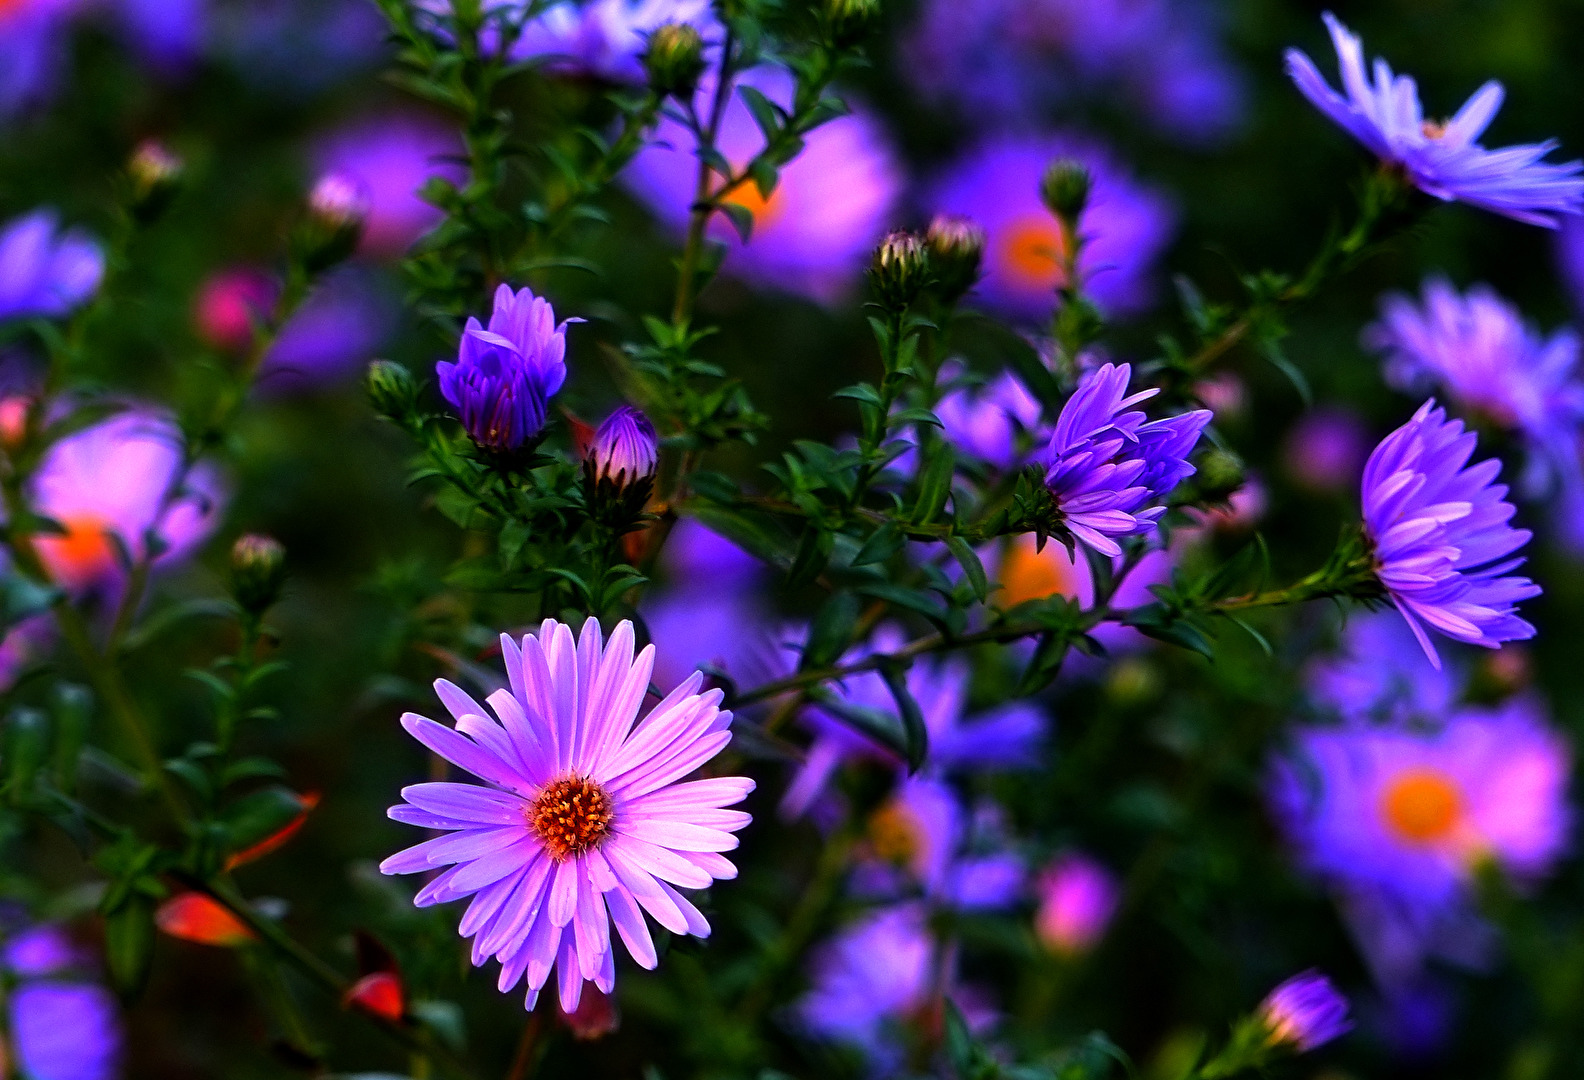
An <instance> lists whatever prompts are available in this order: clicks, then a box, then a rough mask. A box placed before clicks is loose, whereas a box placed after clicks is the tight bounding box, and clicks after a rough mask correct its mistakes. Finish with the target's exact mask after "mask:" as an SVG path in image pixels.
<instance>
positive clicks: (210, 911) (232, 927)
mask: <svg viewBox="0 0 1584 1080" xmlns="http://www.w3.org/2000/svg"><path fill="white" fill-rule="evenodd" d="M154 925H155V926H158V927H159V928H160V929H161V930H163V931H165V933H167V934H169V935H170V936H171V937H173V938H180V939H181V940H183V941H195V942H197V943H198V944H200V945H219V946H221V947H223V948H235V947H236V946H238V945H246V944H247V943H248V942H250V941H253V940H255V939H256V938H257V936H258V935H256V934H254V933H253V931H252V930H250V929H249V928H248V926H247V924H246V923H244V922H243V921H242V920H241V919H238V918H237V917H236V916H235V915H233V914H231V912H230V911H228V910H227V909H226V908H225V907H224V906H223V905H222V904H221V903H220V901H218V900H216V899H214V898H213V897H209V896H205V895H204V894H203V893H197V892H185V893H177V894H176V895H175V896H173V897H171V898H170V899H169V900H167V901H165V902H164V903H163V904H161V905H160V906H159V909H158V910H157V911H155V912H154Z"/></svg>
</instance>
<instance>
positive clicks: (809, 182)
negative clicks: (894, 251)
mask: <svg viewBox="0 0 1584 1080" xmlns="http://www.w3.org/2000/svg"><path fill="white" fill-rule="evenodd" d="M743 82H744V83H746V84H748V85H751V86H753V87H755V88H756V89H758V90H760V91H761V92H763V93H764V94H765V95H766V96H767V97H768V98H769V99H770V100H771V101H774V102H776V103H777V104H780V105H782V106H786V105H788V104H789V103H790V101H791V92H792V82H791V78H790V77H789V76H788V75H787V73H786V72H784V71H782V70H780V69H777V68H765V69H759V70H756V71H755V72H753V73H751V74H750V75H749V76H748V77H746V78H745V79H744V80H743ZM705 84H706V85H702V86H700V88H699V91H698V93H699V94H700V95H701V99H707V96H708V95H712V94H713V93H714V88H713V86H711V85H708V79H706V80H705ZM764 145H765V140H764V134H763V133H762V132H761V131H760V130H759V126H758V125H757V124H756V123H754V119H753V115H752V114H751V113H750V112H749V111H748V106H747V105H745V104H744V103H743V100H742V98H741V97H740V96H738V95H736V94H734V95H733V96H732V99H731V102H730V103H729V104H728V105H727V107H726V112H725V116H724V118H723V120H722V123H721V130H720V137H719V139H718V147H719V149H720V152H721V153H722V154H723V155H725V157H726V159H727V160H728V161H729V162H730V163H731V165H732V166H733V167H734V168H739V169H740V168H742V167H743V166H744V165H746V164H747V163H748V161H749V160H750V159H751V158H752V157H753V156H754V154H756V153H758V152H759V151H760V150H761V149H763V148H764ZM697 174H698V158H697V157H696V156H695V154H694V145H693V137H692V136H691V135H690V134H689V133H688V132H687V131H686V129H684V128H683V127H682V125H681V124H678V123H676V122H675V121H674V120H669V119H668V120H663V121H661V123H660V126H659V128H658V130H657V133H656V138H655V142H654V143H652V144H651V145H650V146H649V147H647V148H646V149H645V150H644V151H643V152H642V153H640V154H639V155H638V156H637V158H636V159H634V161H633V163H632V165H630V166H629V167H628V168H627V170H626V171H625V172H624V173H623V177H624V180H625V182H626V183H627V184H628V185H629V186H630V187H631V188H632V190H633V192H634V193H635V194H636V195H637V196H638V197H639V198H640V199H642V200H643V202H644V203H645V204H646V205H648V206H649V208H650V209H651V210H652V211H653V212H654V214H655V216H656V217H658V218H659V219H660V221H661V222H662V223H663V224H664V225H665V226H666V227H667V228H668V229H669V230H671V231H672V232H673V233H674V234H675V235H677V236H681V235H682V234H683V233H684V232H685V231H686V229H687V225H688V217H689V214H690V209H689V208H690V207H691V206H692V204H693V192H694V185H695V183H696V182H697ZM901 190H902V175H901V167H900V166H899V164H898V163H897V160H896V156H895V154H894V153H893V152H892V150H891V148H890V146H889V145H888V143H887V142H886V140H885V137H884V134H883V132H882V130H881V127H880V125H879V124H878V123H877V122H876V121H875V120H874V119H873V118H872V117H871V116H869V114H868V113H866V112H864V111H863V110H862V109H855V110H854V111H853V113H852V114H851V115H848V116H844V117H842V118H840V119H838V120H832V121H831V122H830V123H828V124H823V125H821V126H820V127H818V128H815V129H814V130H813V131H811V132H809V133H808V135H807V136H806V137H805V143H804V147H803V151H802V153H800V154H799V155H798V156H797V158H796V159H795V160H794V161H793V162H792V163H791V164H789V165H787V166H786V167H784V168H783V169H782V170H781V175H780V182H779V183H778V184H777V185H776V187H775V190H774V191H772V192H771V193H770V196H769V197H768V198H765V197H762V196H761V195H760V194H759V189H758V188H757V187H755V186H754V185H753V184H752V183H749V184H745V185H744V186H742V187H740V188H738V189H737V190H736V191H734V192H733V193H732V195H731V196H730V201H731V202H734V203H736V204H738V205H739V206H742V207H745V208H746V209H747V210H748V211H749V212H750V213H751V214H752V215H753V223H754V224H753V233H752V236H751V237H750V239H749V240H748V242H747V243H746V244H745V243H743V242H742V240H741V238H740V237H739V236H738V235H737V233H736V230H735V229H733V228H732V226H731V224H730V223H729V222H728V221H727V220H726V218H725V217H724V216H723V215H716V218H715V220H714V221H712V222H711V223H710V235H711V236H712V237H713V238H715V239H717V240H719V241H721V242H722V243H724V244H726V245H727V248H728V254H727V257H726V263H725V267H726V269H727V270H728V271H729V272H731V273H734V274H738V275H741V276H742V277H745V278H749V279H752V280H754V281H756V282H760V283H763V284H766V285H771V286H775V287H778V288H783V289H787V290H789V291H792V292H796V293H801V294H803V295H805V296H809V297H812V298H813V299H816V300H819V301H822V302H827V303H828V302H831V301H834V300H835V299H837V298H838V297H840V296H841V295H843V294H844V293H845V292H847V291H848V290H849V289H850V287H851V286H852V285H853V284H854V283H855V282H856V281H857V280H858V277H859V273H860V271H861V270H862V269H863V267H864V266H865V264H866V263H867V261H868V259H869V255H870V253H871V252H872V250H873V249H874V246H875V244H876V243H877V242H878V241H879V239H880V237H881V234H882V233H884V232H885V228H886V225H887V223H888V220H889V218H890V215H891V211H892V209H893V207H894V206H895V204H896V202H897V198H898V196H899V195H900V194H901Z"/></svg>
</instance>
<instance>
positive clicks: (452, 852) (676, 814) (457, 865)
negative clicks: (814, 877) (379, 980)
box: [380, 619, 754, 1012]
mask: <svg viewBox="0 0 1584 1080" xmlns="http://www.w3.org/2000/svg"><path fill="white" fill-rule="evenodd" d="M501 648H502V651H503V652H504V654H505V661H506V675H507V678H508V679H509V681H510V683H511V689H510V690H506V689H502V690H497V691H496V692H495V693H493V694H491V695H490V696H489V704H490V707H491V708H492V709H493V710H494V716H495V717H498V718H499V723H497V722H496V720H494V719H492V718H491V716H490V713H488V712H486V711H485V709H484V707H483V706H482V705H480V704H479V703H478V702H476V701H474V700H473V698H471V697H470V696H469V695H468V694H466V693H465V692H463V691H462V690H461V689H459V688H457V687H456V686H454V685H452V684H451V683H449V682H446V681H445V680H443V679H442V680H440V681H438V682H437V683H435V690H436V692H437V693H438V694H439V695H440V700H441V701H442V702H444V704H445V706H446V708H447V709H448V710H450V712H451V714H452V716H454V717H455V718H456V728H455V729H452V728H449V727H447V726H445V725H444V724H438V723H436V722H435V721H433V720H430V719H427V718H425V717H422V716H419V715H417V714H416V713H407V714H406V715H405V716H403V717H402V726H403V727H404V728H406V729H407V731H408V733H409V734H411V735H412V736H413V737H414V738H415V739H417V740H418V741H419V742H421V743H423V744H424V745H425V746H426V747H428V748H429V749H430V750H432V751H434V752H435V753H436V754H439V755H440V756H441V757H442V758H444V759H445V760H447V761H449V762H451V763H452V764H454V765H457V766H459V767H460V768H462V769H464V770H466V771H467V772H470V773H472V774H473V775H474V776H476V777H478V778H479V779H480V780H482V781H484V782H483V783H482V784H478V783H426V784H415V785H413V786H412V787H408V788H404V789H403V790H402V797H403V798H404V799H406V800H407V801H406V802H405V803H402V804H400V805H397V806H393V807H392V808H391V810H390V816H391V817H392V818H394V819H395V820H397V821H402V822H406V823H407V824H409V825H417V826H419V827H420V828H425V829H441V830H445V831H446V835H444V836H441V837H438V838H436V839H432V840H426V841H424V842H423V843H421V844H418V845H417V846H415V847H411V848H408V849H407V850H406V851H403V852H400V853H399V854H396V855H392V856H391V857H390V858H388V859H386V860H385V861H384V862H383V863H382V864H381V865H380V869H381V870H382V871H384V872H385V873H387V874H414V873H423V872H426V871H430V870H435V869H439V868H441V867H449V869H446V870H445V871H444V872H443V873H441V874H440V875H439V876H438V877H435V878H434V879H433V880H432V881H430V882H429V883H428V884H426V885H425V886H424V887H423V888H422V889H421V890H419V892H418V895H417V897H416V899H415V901H414V902H415V903H416V904H418V906H420V907H426V906H429V905H431V904H440V903H447V902H450V901H452V900H460V899H462V898H464V897H467V896H473V897H474V899H473V901H472V903H471V904H469V905H468V909H467V912H466V914H464V915H463V916H462V921H461V925H460V927H459V932H460V933H461V934H462V935H463V936H464V937H471V938H473V963H474V964H475V966H476V965H481V964H483V963H484V961H485V960H486V959H487V958H488V957H490V956H494V957H495V958H496V959H497V960H499V961H500V965H501V973H500V979H499V984H498V985H499V986H500V989H501V992H502V993H505V992H506V991H508V990H510V989H511V988H512V987H514V986H516V985H517V983H518V982H519V981H521V980H522V979H523V977H524V976H525V975H526V976H527V980H528V996H527V1001H526V1006H527V1007H528V1008H530V1009H531V1008H533V1006H534V1002H535V1001H536V1000H537V999H538V996H539V991H540V989H541V988H542V987H543V986H544V984H545V981H546V980H547V979H548V978H549V977H550V970H551V967H552V965H553V966H554V967H555V968H556V970H557V973H558V986H559V990H560V1002H561V1007H562V1009H564V1010H565V1011H567V1012H572V1011H573V1010H574V1009H576V1008H577V1005H578V999H579V998H580V997H581V995H582V991H583V983H584V982H585V981H589V982H593V983H594V984H595V985H596V986H598V987H599V988H600V989H601V990H603V991H605V992H606V993H609V992H610V991H611V989H612V988H613V987H614V985H615V979H616V969H615V950H614V949H613V948H612V945H611V938H610V928H611V925H612V924H614V925H615V927H616V932H617V934H618V935H619V936H620V937H621V940H622V942H623V943H624V944H625V945H626V947H627V951H628V952H629V953H630V954H631V955H632V958H633V959H634V960H636V961H637V962H638V963H639V964H640V965H641V966H643V967H645V968H653V967H654V966H655V963H656V953H655V946H654V941H653V939H652V937H651V936H650V933H649V927H648V924H647V923H646V922H645V920H644V914H643V913H644V912H648V913H649V915H650V916H651V917H652V918H653V919H654V920H655V921H656V922H658V923H659V924H660V925H661V926H664V927H665V928H666V929H668V930H670V931H671V932H672V933H674V934H694V935H696V936H699V937H706V936H708V934H709V930H710V927H709V923H708V922H707V921H706V920H705V918H704V916H703V915H702V914H701V913H700V912H699V910H698V909H697V908H696V907H694V906H693V904H692V903H691V902H689V901H688V900H687V898H686V897H684V896H683V895H682V894H681V893H680V892H678V891H677V889H676V888H674V887H673V886H680V887H682V888H686V889H703V888H707V887H708V886H709V885H710V884H711V882H713V881H715V880H720V879H726V878H732V877H735V876H736V875H737V870H736V868H735V867H734V866H733V865H732V864H731V863H730V862H729V861H728V860H727V859H726V857H725V856H724V855H722V854H721V852H724V851H730V850H732V849H733V848H735V847H736V846H737V838H736V837H734V836H732V835H731V834H732V833H734V832H736V831H737V830H738V829H741V828H742V827H743V826H745V825H747V824H748V822H749V817H748V815H747V814H745V813H742V812H740V811H736V810H726V809H723V808H724V807H727V806H730V805H732V804H733V803H737V802H741V801H742V800H743V799H744V798H745V797H746V796H747V795H748V793H749V792H751V791H752V790H753V789H754V782H753V781H752V780H748V779H745V778H743V777H737V776H727V777H714V778H710V779H704V780H692V781H686V782H684V781H683V778H684V777H686V776H688V775H689V774H691V773H692V772H694V771H695V770H696V769H698V768H699V766H701V765H703V764H704V763H705V762H707V761H709V760H710V759H711V758H713V757H714V756H715V755H716V754H718V753H719V752H720V751H721V749H722V748H723V747H724V746H725V745H726V744H727V743H728V742H730V741H731V731H730V730H729V729H730V725H731V713H729V712H723V711H722V710H721V709H720V708H719V705H720V701H721V696H722V695H721V692H720V691H719V690H711V691H709V692H707V693H704V694H700V693H698V689H699V685H700V683H701V681H702V679H703V676H701V675H698V674H695V675H694V676H693V677H692V678H691V679H689V680H688V681H686V682H684V683H683V684H682V685H680V686H678V687H677V688H676V689H675V690H673V691H672V692H671V693H670V694H668V695H666V697H665V699H664V700H662V701H661V702H660V703H659V704H657V705H656V706H655V707H654V708H653V709H651V710H650V711H649V713H648V714H647V715H646V716H645V717H644V718H643V720H642V721H640V722H638V723H637V724H636V726H634V722H635V721H638V712H639V707H640V706H641V705H642V703H643V698H644V694H645V691H646V690H647V689H648V686H649V675H650V672H651V670H652V668H653V666H654V647H653V646H647V647H645V648H644V650H643V651H642V652H640V653H639V654H638V655H637V656H636V658H635V657H634V655H633V627H632V623H630V622H622V623H620V624H619V625H618V626H617V627H616V630H615V632H614V633H612V634H611V637H610V641H609V643H608V644H607V643H606V642H604V640H603V639H602V636H601V634H600V628H599V623H598V621H597V620H595V619H589V620H588V621H587V622H586V623H584V624H583V631H582V634H581V636H580V637H579V639H578V640H577V642H576V643H574V642H573V639H572V630H571V628H570V627H568V626H566V625H565V624H564V623H559V622H556V621H555V620H554V619H547V620H545V622H544V624H543V625H542V626H541V627H540V629H539V633H538V635H537V636H534V635H528V636H525V637H524V638H523V639H522V645H521V647H520V648H519V646H518V644H517V642H515V641H513V640H512V639H511V638H510V637H508V636H506V635H502V637H501ZM475 894H476V895H475Z"/></svg>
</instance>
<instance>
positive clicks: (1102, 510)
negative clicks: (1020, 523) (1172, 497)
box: [1044, 364, 1210, 557]
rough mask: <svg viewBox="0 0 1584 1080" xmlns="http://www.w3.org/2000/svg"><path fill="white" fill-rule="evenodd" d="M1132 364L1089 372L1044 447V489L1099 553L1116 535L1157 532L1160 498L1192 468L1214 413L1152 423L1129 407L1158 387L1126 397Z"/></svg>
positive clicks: (1110, 549) (1070, 528) (1108, 551)
mask: <svg viewBox="0 0 1584 1080" xmlns="http://www.w3.org/2000/svg"><path fill="white" fill-rule="evenodd" d="M1132 376H1133V369H1132V367H1131V366H1130V365H1128V364H1123V365H1121V366H1120V367H1118V366H1117V365H1115V364H1106V365H1104V366H1103V367H1100V368H1098V369H1096V370H1095V371H1092V372H1090V373H1089V374H1087V375H1085V376H1084V377H1083V379H1081V380H1080V381H1079V383H1078V389H1077V390H1076V391H1074V392H1073V396H1072V397H1071V398H1069V399H1068V401H1067V404H1066V405H1064V406H1062V411H1061V415H1060V416H1059V417H1058V418H1057V420H1056V430H1055V432H1054V433H1053V434H1052V436H1051V441H1050V446H1049V447H1048V448H1047V450H1046V452H1045V461H1044V464H1045V467H1046V472H1045V487H1046V489H1047V490H1048V491H1049V492H1050V495H1051V498H1052V500H1053V501H1054V505H1055V510H1056V512H1057V515H1058V522H1057V524H1058V527H1059V528H1061V529H1063V530H1065V531H1066V532H1067V533H1068V534H1070V535H1071V536H1072V537H1073V538H1074V539H1076V540H1078V541H1080V542H1082V543H1083V544H1084V545H1086V546H1087V547H1089V548H1092V549H1093V550H1094V551H1096V552H1098V553H1100V554H1101V555H1106V556H1111V557H1115V556H1117V555H1120V554H1121V553H1122V548H1121V547H1120V546H1119V545H1118V544H1117V540H1118V539H1120V538H1123V537H1128V536H1148V535H1151V534H1153V533H1154V532H1155V530H1156V527H1157V523H1158V522H1159V520H1160V518H1161V515H1163V514H1165V513H1166V507H1165V506H1164V505H1163V504H1162V502H1161V500H1162V499H1164V498H1165V497H1166V496H1167V495H1168V494H1170V493H1171V491H1172V489H1173V488H1175V487H1176V486H1177V485H1178V484H1180V483H1182V482H1183V481H1184V480H1186V479H1187V478H1188V477H1190V476H1192V475H1193V473H1194V467H1193V465H1191V464H1190V463H1189V461H1188V456H1189V455H1190V454H1192V453H1193V449H1194V446H1195V445H1196V444H1197V443H1198V441H1199V435H1200V433H1201V432H1203V431H1204V428H1205V425H1206V424H1208V423H1209V422H1210V411H1209V410H1208V409H1199V410H1196V411H1194V412H1188V413H1183V414H1182V415H1180V416H1169V417H1165V418H1163V419H1160V420H1149V419H1148V418H1147V417H1146V416H1145V415H1144V413H1143V412H1142V411H1140V410H1137V409H1134V408H1132V406H1134V405H1137V404H1139V403H1140V402H1142V401H1147V400H1148V399H1150V398H1152V397H1154V396H1155V395H1156V394H1158V393H1159V392H1160V391H1159V390H1158V389H1155V388H1151V389H1148V390H1141V391H1140V392H1138V393H1137V394H1133V395H1132V396H1125V395H1127V389H1128V382H1129V380H1131V378H1132Z"/></svg>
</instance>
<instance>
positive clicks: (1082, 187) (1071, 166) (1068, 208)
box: [1040, 158, 1090, 222]
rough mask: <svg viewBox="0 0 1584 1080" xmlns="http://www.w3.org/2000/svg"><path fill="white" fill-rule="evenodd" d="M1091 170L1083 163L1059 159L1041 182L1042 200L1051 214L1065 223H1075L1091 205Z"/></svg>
mask: <svg viewBox="0 0 1584 1080" xmlns="http://www.w3.org/2000/svg"><path fill="white" fill-rule="evenodd" d="M1089 187H1090V180H1089V170H1088V169H1087V168H1086V167H1085V166H1084V165H1083V163H1082V162H1079V161H1074V160H1072V159H1071V158H1057V159H1056V160H1055V161H1053V162H1051V164H1050V167H1049V168H1047V169H1046V170H1045V175H1044V177H1043V178H1042V179H1041V180H1040V198H1041V199H1043V200H1044V202H1045V205H1046V206H1048V207H1050V211H1051V213H1053V214H1055V215H1056V216H1057V217H1059V218H1061V219H1062V220H1063V221H1067V222H1074V221H1077V220H1078V218H1079V216H1080V215H1082V214H1083V212H1084V207H1085V206H1087V205H1088V203H1089Z"/></svg>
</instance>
